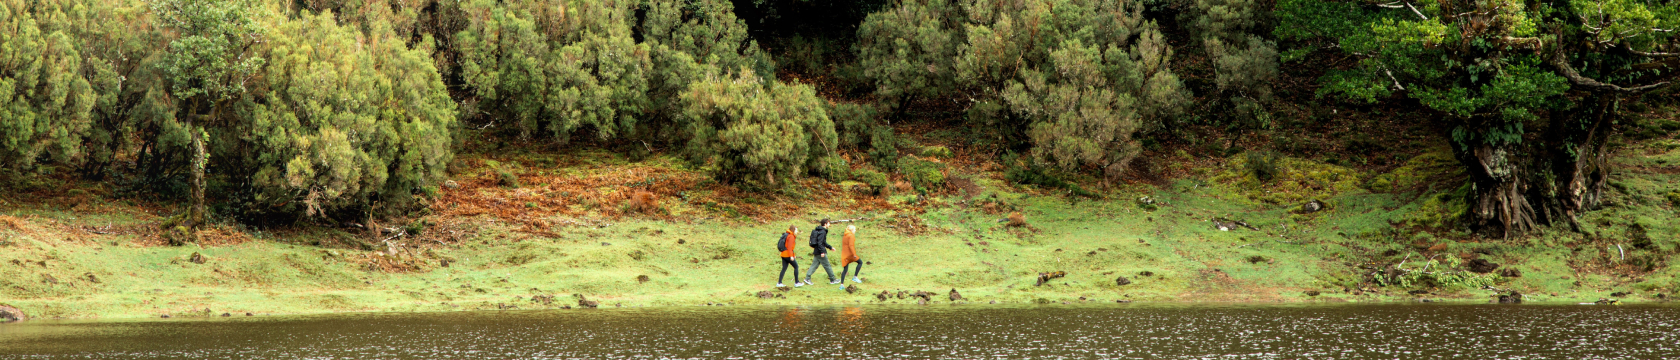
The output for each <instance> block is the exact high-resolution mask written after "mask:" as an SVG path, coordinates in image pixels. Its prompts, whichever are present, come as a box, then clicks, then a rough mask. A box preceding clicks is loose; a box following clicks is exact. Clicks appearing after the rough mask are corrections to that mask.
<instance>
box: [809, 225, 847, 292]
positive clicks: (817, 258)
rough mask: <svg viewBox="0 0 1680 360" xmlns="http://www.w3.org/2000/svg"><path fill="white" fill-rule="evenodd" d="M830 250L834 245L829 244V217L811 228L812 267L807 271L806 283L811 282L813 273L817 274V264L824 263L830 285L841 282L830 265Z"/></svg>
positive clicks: (823, 266)
mask: <svg viewBox="0 0 1680 360" xmlns="http://www.w3.org/2000/svg"><path fill="white" fill-rule="evenodd" d="M829 250H834V247H833V246H828V219H822V223H821V224H820V225H817V228H816V229H811V266H810V268H811V269H810V270H806V271H805V285H810V284H811V275H816V274H817V265H822V268H823V271H826V272H828V284H829V285H834V284H839V283H840V280H838V279H837V278H835V277H834V268H833V267H830V266H829V265H828V251H829Z"/></svg>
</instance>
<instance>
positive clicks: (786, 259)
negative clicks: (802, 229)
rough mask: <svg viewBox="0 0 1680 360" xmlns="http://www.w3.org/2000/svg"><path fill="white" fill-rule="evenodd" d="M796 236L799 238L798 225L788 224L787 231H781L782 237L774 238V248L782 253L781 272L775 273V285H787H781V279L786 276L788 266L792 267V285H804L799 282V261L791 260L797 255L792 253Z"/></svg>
mask: <svg viewBox="0 0 1680 360" xmlns="http://www.w3.org/2000/svg"><path fill="white" fill-rule="evenodd" d="M798 238H799V227H797V226H789V227H788V229H787V232H784V233H782V238H781V239H778V240H776V250H781V251H782V254H781V255H782V274H781V275H776V287H786V286H787V285H782V279H784V278H787V270H788V267H789V266H792V267H793V286H794V287H800V286H804V285H801V284H799V262H797V261H793V258H794V257H795V256H797V255H795V254H794V253H793V249H794V246H795V245H794V240H795V239H798ZM807 277H809V276H807Z"/></svg>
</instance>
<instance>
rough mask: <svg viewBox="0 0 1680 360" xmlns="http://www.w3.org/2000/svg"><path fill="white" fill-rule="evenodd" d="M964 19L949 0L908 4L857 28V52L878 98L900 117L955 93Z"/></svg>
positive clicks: (878, 14)
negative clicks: (915, 105) (919, 103)
mask: <svg viewBox="0 0 1680 360" xmlns="http://www.w3.org/2000/svg"><path fill="white" fill-rule="evenodd" d="M961 14H962V12H961V11H960V9H959V8H958V6H957V5H956V4H954V3H953V2H952V1H948V0H905V1H900V2H899V3H898V5H896V6H892V7H889V8H887V9H883V10H881V11H878V12H875V13H872V14H869V16H868V17H867V18H865V19H864V21H863V24H860V25H858V44H857V48H858V53H859V57H858V61H859V63H860V64H861V65H862V67H863V75H864V77H865V78H867V79H870V80H873V81H874V82H875V95H876V96H879V97H880V98H882V99H887V100H886V101H888V104H887V105H888V106H890V107H891V108H892V109H893V110H894V111H897V112H902V111H903V110H904V108H905V106H906V105H908V104H909V103H910V102H911V101H914V100H915V99H917V98H926V97H934V96H939V95H940V94H942V93H945V92H949V91H951V90H952V84H951V82H952V80H953V76H954V75H955V74H956V71H955V69H953V67H952V63H951V60H952V59H953V58H954V56H956V54H957V48H958V47H959V46H961V44H962V42H961V41H960V38H959V37H958V35H957V34H960V33H961V32H962V26H963V25H962V21H961V20H962V19H963V16H962V15H961ZM895 116H896V115H895Z"/></svg>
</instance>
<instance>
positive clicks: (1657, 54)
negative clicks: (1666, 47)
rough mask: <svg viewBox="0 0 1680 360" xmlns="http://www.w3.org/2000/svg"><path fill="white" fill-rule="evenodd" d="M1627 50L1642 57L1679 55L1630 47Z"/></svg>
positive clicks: (1679, 55)
mask: <svg viewBox="0 0 1680 360" xmlns="http://www.w3.org/2000/svg"><path fill="white" fill-rule="evenodd" d="M1628 52H1629V53H1633V54H1634V55H1639V56H1644V57H1654V58H1667V57H1680V53H1671V52H1644V51H1639V50H1634V49H1633V48H1631V47H1630V48H1628Z"/></svg>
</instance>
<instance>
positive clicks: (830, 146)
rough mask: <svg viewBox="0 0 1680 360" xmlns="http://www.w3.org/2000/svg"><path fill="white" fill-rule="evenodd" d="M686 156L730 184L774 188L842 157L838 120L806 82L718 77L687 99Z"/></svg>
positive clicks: (745, 72)
mask: <svg viewBox="0 0 1680 360" xmlns="http://www.w3.org/2000/svg"><path fill="white" fill-rule="evenodd" d="M682 102H683V103H684V104H685V105H686V106H685V107H684V109H683V112H682V120H681V121H682V122H683V128H684V130H685V131H686V132H687V134H688V135H689V139H688V142H687V146H686V148H685V149H684V152H685V153H686V154H687V156H688V158H689V159H690V160H692V161H694V162H696V163H701V164H710V165H711V166H713V174H714V176H715V177H717V178H718V179H719V180H720V181H722V182H724V183H737V182H744V183H747V184H752V185H774V184H777V183H778V182H781V181H785V180H790V179H792V178H793V177H796V176H800V175H802V174H804V173H805V170H807V169H812V168H818V167H820V166H822V165H823V164H824V163H825V162H827V161H828V159H827V158H830V157H834V156H836V155H835V154H834V149H835V148H834V144H835V143H836V142H837V141H838V140H837V139H836V136H835V134H834V123H833V122H832V121H830V120H829V119H828V112H827V111H826V110H825V109H824V108H825V106H823V101H822V100H821V99H818V98H817V96H816V94H815V92H813V90H812V89H811V87H810V86H807V85H789V84H783V83H781V82H780V81H775V80H764V79H763V78H760V77H758V75H757V74H755V73H754V72H753V71H752V69H748V68H743V69H740V71H739V72H738V73H737V75H726V74H720V73H717V72H713V73H712V74H710V75H707V77H706V79H705V80H702V81H700V82H697V83H694V84H693V85H691V86H690V87H689V90H688V91H687V92H684V93H683V94H682Z"/></svg>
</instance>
